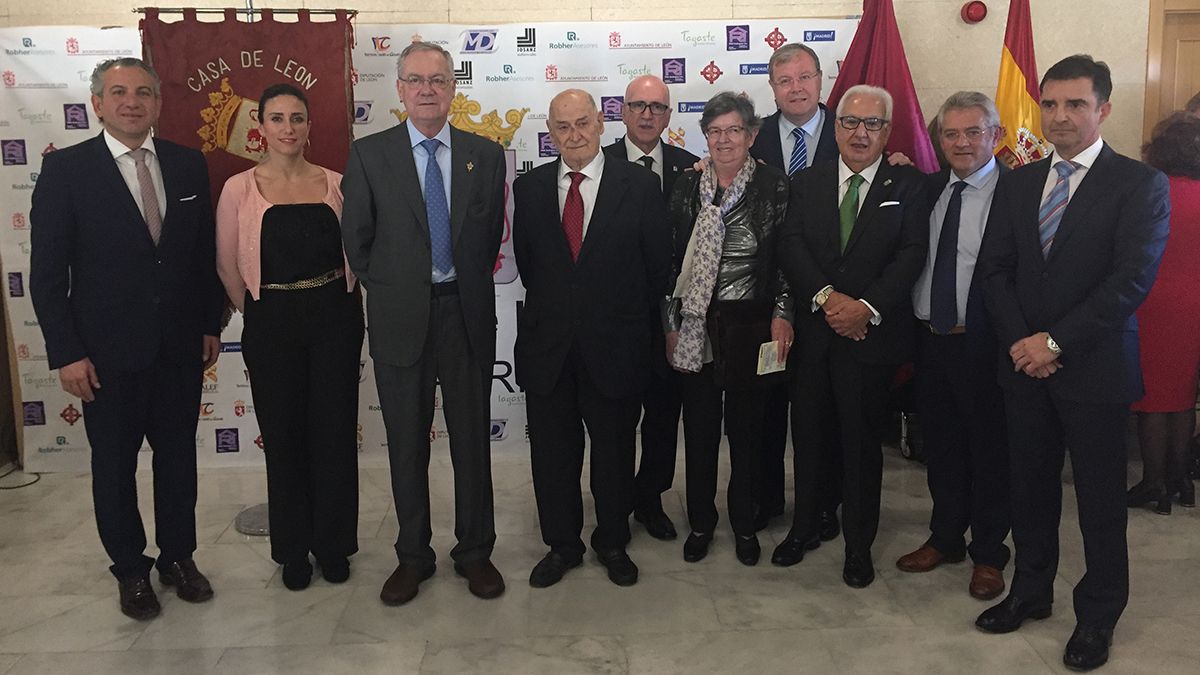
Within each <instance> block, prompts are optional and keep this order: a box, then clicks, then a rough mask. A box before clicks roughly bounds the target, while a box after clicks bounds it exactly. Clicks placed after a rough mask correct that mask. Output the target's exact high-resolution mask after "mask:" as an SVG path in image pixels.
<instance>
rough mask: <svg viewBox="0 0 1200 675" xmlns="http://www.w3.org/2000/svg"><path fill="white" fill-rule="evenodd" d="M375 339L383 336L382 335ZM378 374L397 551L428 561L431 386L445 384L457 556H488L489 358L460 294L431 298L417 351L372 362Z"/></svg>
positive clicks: (410, 560) (409, 560)
mask: <svg viewBox="0 0 1200 675" xmlns="http://www.w3.org/2000/svg"><path fill="white" fill-rule="evenodd" d="M375 338H376V339H380V340H386V339H387V336H386V335H377V336H375ZM375 382H376V386H377V387H378V389H379V402H380V404H381V405H382V407H383V423H384V426H385V427H386V428H387V439H388V462H389V464H390V465H391V473H392V497H393V498H394V499H395V502H396V518H397V520H398V521H399V524H400V534H399V535H398V536H397V538H396V557H397V558H398V559H399V561H400V562H402V563H406V564H419V565H427V564H432V563H433V562H434V561H435V560H436V559H437V556H436V555H435V554H434V552H433V548H432V547H431V546H430V545H429V542H430V540H431V539H432V538H433V529H432V526H431V525H430V522H429V430H430V428H431V427H432V425H433V409H434V394H435V386H437V385H439V384H440V385H441V388H442V412H443V413H444V414H445V416H446V429H447V430H448V431H449V433H450V460H451V461H452V462H453V464H454V536H455V537H456V538H457V539H458V544H457V545H455V547H454V548H453V549H451V551H450V557H451V558H453V559H454V561H455V562H460V563H461V562H473V561H477V560H487V559H489V558H491V556H492V549H493V547H494V546H495V545H496V524H495V510H494V506H493V502H492V452H491V443H490V441H489V440H488V427H489V425H490V420H491V406H490V398H491V391H492V390H491V383H492V364H491V363H483V362H481V361H480V359H479V357H478V356H477V355H476V354H475V353H474V352H472V351H471V346H470V344H468V342H467V327H466V323H465V322H464V320H463V312H462V304H461V303H460V302H459V298H458V295H456V294H455V295H443V296H436V297H433V298H431V300H430V312H429V330H428V332H427V334H426V336H425V347H424V351H423V352H422V354H421V358H420V360H419V361H417V363H415V364H413V365H411V366H407V367H404V366H394V365H389V364H386V363H381V362H379V361H376V362H375Z"/></svg>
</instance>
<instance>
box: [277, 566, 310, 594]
mask: <svg viewBox="0 0 1200 675" xmlns="http://www.w3.org/2000/svg"><path fill="white" fill-rule="evenodd" d="M312 573H313V568H312V563H310V562H308V558H305V559H303V560H295V561H292V562H289V563H284V564H283V585H284V587H286V588H287V589H288V590H289V591H302V590H304V589H306V588H308V585H309V584H310V583H312Z"/></svg>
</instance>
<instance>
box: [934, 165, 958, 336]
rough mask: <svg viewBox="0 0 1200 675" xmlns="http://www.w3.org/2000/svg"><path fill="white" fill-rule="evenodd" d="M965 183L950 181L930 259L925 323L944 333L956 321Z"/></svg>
mask: <svg viewBox="0 0 1200 675" xmlns="http://www.w3.org/2000/svg"><path fill="white" fill-rule="evenodd" d="M966 187H967V183H966V182H965V181H961V180H960V181H956V182H955V183H954V192H953V193H952V194H951V195H950V205H949V206H947V207H946V217H945V218H943V219H942V233H941V234H940V235H938V243H937V254H936V255H935V257H934V259H933V276H932V277H931V282H932V283H931V286H930V294H929V325H930V327H931V328H933V330H934V332H936V333H937V334H938V335H945V334H947V333H949V332H950V330H951V329H953V328H954V327H955V326H957V325H958V288H957V285H958V224H959V222H960V219H961V215H962V193H963V189H964V188H966Z"/></svg>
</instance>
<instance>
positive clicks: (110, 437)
mask: <svg viewBox="0 0 1200 675" xmlns="http://www.w3.org/2000/svg"><path fill="white" fill-rule="evenodd" d="M196 348H197V350H199V348H200V342H199V340H197V342H196ZM202 365H203V364H202V363H201V361H200V354H199V353H198V352H197V354H196V362H195V364H193V365H186V366H181V365H177V364H171V363H164V362H162V361H161V360H159V361H155V362H154V364H153V365H151V366H150V367H149V368H146V369H145V370H140V371H136V372H128V371H120V370H110V369H106V368H103V367H99V366H98V367H97V368H96V376H97V378H99V380H100V385H101V388H99V389H96V390H95V394H96V399H95V400H94V401H92V402H91V403H87V402H85V403H84V404H83V423H84V428H85V429H86V431H87V438H88V443H89V444H90V445H91V446H92V501H93V504H94V505H95V510H96V526H97V528H98V529H99V532H100V543H101V544H103V545H104V550H105V552H107V553H108V557H109V559H111V560H112V565H111V566H110V567H109V570H111V571H112V573H113V575H114V576H115V577H117V578H118V579H129V578H134V577H140V576H143V575H145V574H147V573H148V572H149V571H150V568H151V567H152V566H153V565H154V564H155V561H154V559H153V558H150V557H147V556H146V555H145V550H146V530H145V527H144V526H143V525H142V515H141V512H140V511H139V510H138V497H137V480H136V476H135V474H136V473H137V463H138V450H139V449H140V448H141V447H142V442H143V441H147V442H149V444H150V449H151V450H152V451H153V452H154V457H153V461H152V467H153V470H154V532H155V543H156V544H157V545H158V550H159V554H158V563H157V564H158V566H159V567H160V568H162V567H165V566H166V565H168V564H170V563H173V562H178V561H180V560H186V559H187V558H190V557H192V553H194V552H195V550H196V422H197V420H198V419H199V413H200V383H201V377H202V375H203V369H202V367H201V366H202Z"/></svg>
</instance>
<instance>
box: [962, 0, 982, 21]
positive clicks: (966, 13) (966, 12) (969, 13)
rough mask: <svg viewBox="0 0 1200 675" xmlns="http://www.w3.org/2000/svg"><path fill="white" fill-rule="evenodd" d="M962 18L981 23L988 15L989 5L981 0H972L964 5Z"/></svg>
mask: <svg viewBox="0 0 1200 675" xmlns="http://www.w3.org/2000/svg"><path fill="white" fill-rule="evenodd" d="M961 14H962V20H963V21H965V22H967V23H972V24H974V23H979V22H980V21H983V19H984V18H985V17H986V16H987V5H985V4H984V3H982V2H980V1H979V0H972V1H971V2H968V3H966V4H964V5H963V6H962V12H961Z"/></svg>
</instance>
